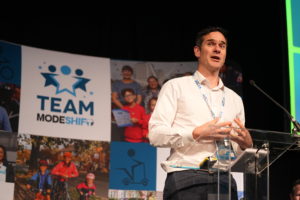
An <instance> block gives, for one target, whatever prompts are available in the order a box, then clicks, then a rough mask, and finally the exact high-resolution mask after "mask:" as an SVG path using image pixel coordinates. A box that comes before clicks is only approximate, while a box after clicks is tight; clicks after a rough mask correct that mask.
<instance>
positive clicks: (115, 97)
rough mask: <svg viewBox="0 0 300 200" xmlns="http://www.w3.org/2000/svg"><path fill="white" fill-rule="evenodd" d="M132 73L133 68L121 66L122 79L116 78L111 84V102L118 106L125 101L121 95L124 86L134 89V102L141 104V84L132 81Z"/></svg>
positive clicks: (120, 106)
mask: <svg viewBox="0 0 300 200" xmlns="http://www.w3.org/2000/svg"><path fill="white" fill-rule="evenodd" d="M132 74H133V69H132V68H131V67H130V66H128V65H125V66H123V67H122V76H123V79H122V80H117V81H115V82H114V83H113V84H112V94H111V98H112V102H113V103H114V105H115V106H117V107H118V108H123V106H124V104H125V103H126V102H125V100H124V98H123V97H122V95H121V92H122V90H123V89H125V88H131V89H133V90H134V92H135V94H136V95H137V98H136V103H137V104H141V102H142V92H141V86H140V84H139V83H137V82H136V81H134V80H133V79H132V78H131V77H132Z"/></svg>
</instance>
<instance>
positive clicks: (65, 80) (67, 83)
mask: <svg viewBox="0 0 300 200" xmlns="http://www.w3.org/2000/svg"><path fill="white" fill-rule="evenodd" d="M39 68H40V69H41V68H42V67H39ZM48 71H49V72H42V73H41V74H42V76H43V77H44V78H45V85H44V86H45V87H48V86H51V85H52V86H54V87H55V88H56V91H55V94H60V93H64V92H66V93H69V94H71V95H72V96H74V97H76V90H77V89H81V90H82V91H84V92H86V84H87V83H88V82H89V81H90V79H88V78H84V77H82V76H83V70H82V69H76V70H75V71H74V73H75V76H72V73H73V72H72V69H71V67H69V66H67V65H63V66H61V67H60V73H58V72H57V67H56V66H54V65H49V66H48ZM90 94H91V95H92V94H93V93H92V92H91V93H90Z"/></svg>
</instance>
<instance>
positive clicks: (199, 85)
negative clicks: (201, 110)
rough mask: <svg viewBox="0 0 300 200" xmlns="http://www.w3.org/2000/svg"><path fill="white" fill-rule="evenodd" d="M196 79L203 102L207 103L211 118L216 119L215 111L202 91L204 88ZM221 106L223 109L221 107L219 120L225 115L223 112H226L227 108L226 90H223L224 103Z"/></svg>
mask: <svg viewBox="0 0 300 200" xmlns="http://www.w3.org/2000/svg"><path fill="white" fill-rule="evenodd" d="M194 79H195V83H196V85H197V86H198V88H199V90H200V92H201V94H202V97H203V100H204V101H205V103H206V105H207V107H208V109H209V111H210V113H211V116H212V117H213V119H215V118H216V115H215V113H214V111H213V110H212V109H211V107H210V105H209V103H208V99H207V96H206V95H205V94H204V93H203V92H202V91H201V88H202V86H201V84H200V82H199V81H198V80H197V79H196V78H195V77H194ZM221 106H222V107H221V110H220V114H219V118H220V119H221V117H222V115H223V110H224V107H225V92H224V90H223V97H222V101H221Z"/></svg>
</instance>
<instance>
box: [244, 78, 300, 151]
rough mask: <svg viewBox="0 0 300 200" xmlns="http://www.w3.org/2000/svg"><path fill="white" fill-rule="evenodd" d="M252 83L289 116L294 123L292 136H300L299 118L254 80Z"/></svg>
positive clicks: (299, 142)
mask: <svg viewBox="0 0 300 200" xmlns="http://www.w3.org/2000/svg"><path fill="white" fill-rule="evenodd" d="M249 83H250V85H252V86H254V87H255V88H256V89H258V90H259V91H260V92H261V93H263V94H264V95H265V96H266V97H268V98H269V99H270V100H271V101H272V102H273V103H275V104H276V105H277V106H278V107H280V108H281V109H282V110H283V111H284V112H285V113H286V114H287V115H288V117H289V119H290V121H291V122H292V124H293V126H294V127H293V128H292V136H294V137H297V138H300V135H298V133H299V134H300V123H299V122H297V120H296V119H295V118H294V117H293V116H292V115H291V114H290V113H289V111H287V109H285V108H284V107H283V106H282V105H280V104H279V103H278V102H277V101H275V100H274V99H273V98H272V97H271V96H269V95H268V94H267V93H266V92H265V91H263V90H262V89H261V88H260V87H258V86H257V85H256V84H255V82H254V81H253V80H250V81H249ZM298 146H300V140H299V141H298Z"/></svg>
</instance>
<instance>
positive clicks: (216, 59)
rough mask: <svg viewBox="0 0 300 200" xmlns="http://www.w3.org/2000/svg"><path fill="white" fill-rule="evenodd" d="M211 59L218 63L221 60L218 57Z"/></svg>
mask: <svg viewBox="0 0 300 200" xmlns="http://www.w3.org/2000/svg"><path fill="white" fill-rule="evenodd" d="M211 58H212V59H213V60H214V61H217V62H219V61H220V60H221V58H220V57H219V56H211Z"/></svg>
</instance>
